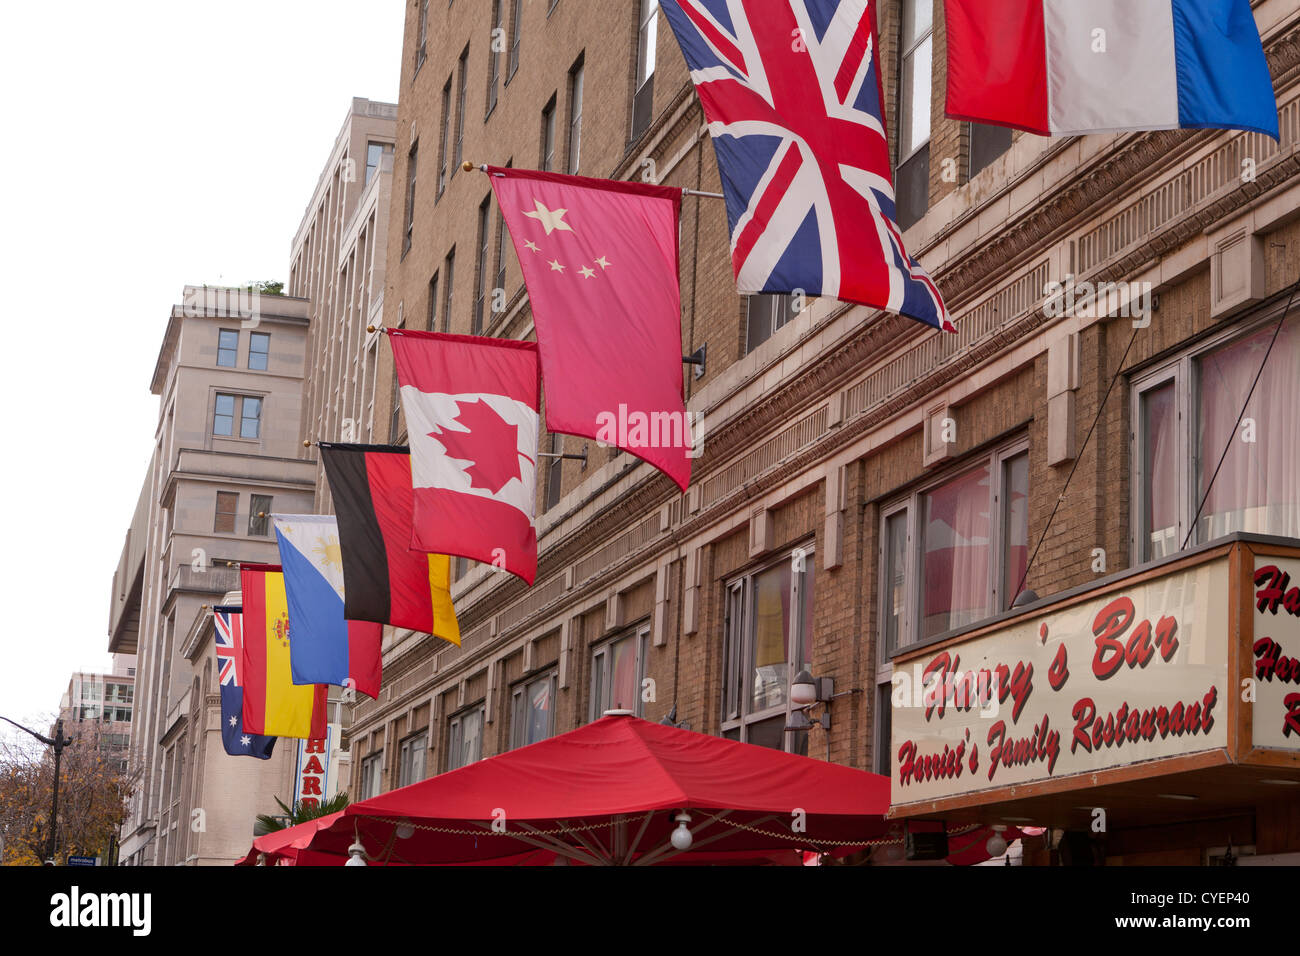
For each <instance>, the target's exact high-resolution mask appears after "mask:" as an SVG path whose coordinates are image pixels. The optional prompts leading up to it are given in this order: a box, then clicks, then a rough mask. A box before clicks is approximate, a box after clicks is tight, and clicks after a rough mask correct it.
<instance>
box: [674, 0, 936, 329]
mask: <svg viewBox="0 0 1300 956" xmlns="http://www.w3.org/2000/svg"><path fill="white" fill-rule="evenodd" d="M661 6H662V7H663V11H664V16H665V17H667V18H668V25H669V26H671V27H672V30H673V34H674V35H675V36H676V37H677V43H678V45H680V46H681V48H682V55H683V56H684V57H685V58H686V65H687V66H688V67H690V71H691V80H692V81H693V82H694V83H695V91H696V93H698V94H699V97H700V105H701V106H702V107H703V108H704V115H705V118H706V119H707V120H708V121H709V133H710V134H711V135H712V137H713V150H714V152H715V153H716V154H717V158H718V172H719V173H720V174H721V176H722V192H723V195H724V196H725V197H726V201H727V219H728V222H729V225H730V228H731V259H732V265H733V266H734V268H735V270H736V285H737V286H738V287H739V289H740V291H741V292H782V293H795V294H797V293H800V292H802V293H805V294H807V295H810V296H816V295H824V296H829V297H830V298H833V299H839V300H841V301H843V302H860V303H862V304H864V305H869V306H873V307H875V308H878V309H887V310H888V311H890V312H897V313H899V314H901V315H905V316H907V317H908V318H912V319H916V320H917V321H918V322H923V323H925V324H926V325H931V326H934V327H936V328H940V329H945V330H947V331H949V332H955V331H957V330H956V327H955V326H953V324H952V321H951V320H950V319H949V317H948V311H947V309H946V308H945V307H944V304H943V297H942V296H941V295H940V294H939V288H938V286H936V285H935V284H934V281H933V280H932V279H931V278H930V276H929V275H928V274H927V273H926V271H925V270H924V269H922V268H921V266H920V265H919V264H918V263H917V262H916V260H915V259H913V258H911V257H910V256H909V255H908V254H907V251H906V250H905V249H904V248H903V234H902V231H901V230H900V229H899V228H898V223H897V215H896V212H895V201H894V186H893V181H892V179H891V173H890V157H889V143H888V140H887V139H886V137H885V111H884V106H883V102H884V92H883V88H882V86H881V78H880V68H879V60H878V54H879V42H878V40H877V37H876V26H875V5H874V3H872V2H869V0H788V2H784V3H772V2H771V0H731V2H729V3H721V2H718V0H662V2H661Z"/></svg>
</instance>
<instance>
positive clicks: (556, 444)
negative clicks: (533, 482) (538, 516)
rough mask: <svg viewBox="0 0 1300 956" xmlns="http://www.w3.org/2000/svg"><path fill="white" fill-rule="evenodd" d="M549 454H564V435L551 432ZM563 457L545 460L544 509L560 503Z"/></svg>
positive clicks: (548, 509)
mask: <svg viewBox="0 0 1300 956" xmlns="http://www.w3.org/2000/svg"><path fill="white" fill-rule="evenodd" d="M550 451H551V454H553V455H562V454H564V436H563V435H559V434H556V433H555V432H552V433H551V448H550ZM563 480H564V459H563V458H548V459H547V460H546V508H545V510H546V511H550V510H551V509H552V508H554V507H555V506H556V505H558V504H559V503H560V492H561V488H562V486H563V483H564V481H563Z"/></svg>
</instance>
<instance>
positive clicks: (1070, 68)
mask: <svg viewBox="0 0 1300 956" xmlns="http://www.w3.org/2000/svg"><path fill="white" fill-rule="evenodd" d="M944 12H945V14H946V17H947V36H948V41H947V42H948V101H947V113H948V115H949V116H951V117H953V118H955V119H964V120H973V121H976V122H980V123H991V124H995V125H998V126H1011V127H1015V128H1016V129H1023V130H1028V131H1029V132H1031V133H1038V134H1040V135H1044V136H1048V135H1055V136H1068V135H1079V134H1084V133H1109V132H1118V131H1123V130H1158V129H1242V130H1253V131H1255V132H1258V133H1265V134H1267V135H1269V136H1272V137H1273V138H1274V139H1277V138H1278V118H1277V100H1276V98H1275V97H1274V94H1273V80H1272V78H1271V77H1270V75H1269V71H1268V63H1267V61H1266V60H1265V59H1264V50H1263V47H1262V45H1261V43H1260V39H1259V31H1258V28H1257V27H1256V26H1255V18H1254V15H1253V14H1252V13H1251V9H1250V0H944Z"/></svg>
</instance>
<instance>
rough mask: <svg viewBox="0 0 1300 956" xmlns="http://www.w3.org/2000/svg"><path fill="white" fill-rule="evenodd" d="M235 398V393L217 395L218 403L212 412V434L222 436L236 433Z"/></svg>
mask: <svg viewBox="0 0 1300 956" xmlns="http://www.w3.org/2000/svg"><path fill="white" fill-rule="evenodd" d="M235 400H236V396H234V395H218V396H217V404H216V406H215V408H214V409H213V412H212V434H214V435H217V436H221V437H230V436H233V435H234V434H235Z"/></svg>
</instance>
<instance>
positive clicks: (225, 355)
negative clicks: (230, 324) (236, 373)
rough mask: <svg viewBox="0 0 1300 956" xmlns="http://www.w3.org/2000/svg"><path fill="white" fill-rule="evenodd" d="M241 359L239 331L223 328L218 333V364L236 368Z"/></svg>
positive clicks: (223, 366)
mask: <svg viewBox="0 0 1300 956" xmlns="http://www.w3.org/2000/svg"><path fill="white" fill-rule="evenodd" d="M238 361H239V333H238V332H235V331H233V330H231V329H222V330H221V331H220V332H218V333H217V365H219V366H221V367H222V368H234V367H235V366H236V364H237V363H238Z"/></svg>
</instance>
